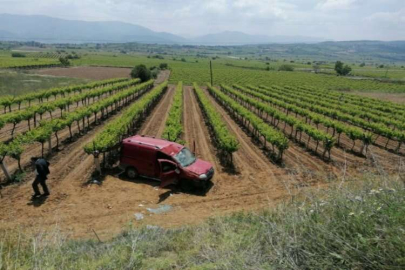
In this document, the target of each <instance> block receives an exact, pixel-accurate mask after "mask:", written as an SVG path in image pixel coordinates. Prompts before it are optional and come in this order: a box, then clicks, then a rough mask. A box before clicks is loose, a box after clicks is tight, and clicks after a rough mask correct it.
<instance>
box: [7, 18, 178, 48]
mask: <svg viewBox="0 0 405 270" xmlns="http://www.w3.org/2000/svg"><path fill="white" fill-rule="evenodd" d="M0 40H14V41H31V40H32V41H39V42H45V43H84V42H99V43H107V42H141V43H162V44H173V43H181V42H185V41H186V40H185V39H184V38H182V37H180V36H176V35H173V34H170V33H164V32H161V33H159V32H154V31H152V30H150V29H148V28H145V27H142V26H139V25H134V24H129V23H122V22H85V21H70V20H62V19H57V18H52V17H47V16H37V15H33V16H25V15H10V14H0Z"/></svg>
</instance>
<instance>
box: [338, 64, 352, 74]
mask: <svg viewBox="0 0 405 270" xmlns="http://www.w3.org/2000/svg"><path fill="white" fill-rule="evenodd" d="M335 71H336V73H337V74H338V75H341V76H346V75H349V73H350V72H351V71H352V68H351V67H349V66H348V65H344V63H343V62H340V61H337V62H336V63H335Z"/></svg>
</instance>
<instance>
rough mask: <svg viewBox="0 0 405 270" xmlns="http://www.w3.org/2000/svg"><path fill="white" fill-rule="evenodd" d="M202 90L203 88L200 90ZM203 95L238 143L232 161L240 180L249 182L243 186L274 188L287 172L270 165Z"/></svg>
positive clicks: (226, 116)
mask: <svg viewBox="0 0 405 270" xmlns="http://www.w3.org/2000/svg"><path fill="white" fill-rule="evenodd" d="M202 89H203V88H202ZM203 91H204V92H205V95H206V96H207V97H208V99H209V100H210V101H211V103H212V104H213V105H214V107H215V108H216V110H217V111H218V112H219V113H220V114H221V115H222V118H223V120H224V122H225V124H226V126H227V127H228V129H229V130H230V132H231V133H232V134H233V135H234V136H235V137H236V139H237V140H238V141H239V149H238V151H236V152H235V153H234V154H233V160H234V164H235V167H236V170H237V172H238V173H239V174H240V178H242V179H246V180H249V181H248V182H247V183H245V184H253V185H254V186H255V187H256V188H257V189H263V188H267V187H271V188H275V187H276V186H278V185H280V182H279V181H280V180H281V179H283V180H285V178H286V174H287V172H286V171H285V170H283V169H282V168H280V167H277V165H275V164H273V163H271V162H270V161H269V160H268V158H267V157H266V156H265V155H264V154H263V153H262V152H261V151H260V149H259V146H257V145H255V144H254V143H253V142H252V139H251V138H250V137H249V136H248V135H247V134H246V133H245V132H244V131H243V130H242V129H241V128H240V126H239V125H238V124H237V123H236V122H235V121H234V120H233V119H232V118H231V117H230V116H229V115H228V113H227V112H226V111H225V110H224V109H223V108H222V107H221V106H220V105H219V104H218V103H217V102H216V101H215V99H214V98H212V96H211V95H210V94H209V93H208V91H206V90H205V88H204V89H203Z"/></svg>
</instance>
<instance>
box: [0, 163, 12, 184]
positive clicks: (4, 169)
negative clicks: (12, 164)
mask: <svg viewBox="0 0 405 270" xmlns="http://www.w3.org/2000/svg"><path fill="white" fill-rule="evenodd" d="M0 166H1V169H2V170H3V172H4V175H5V176H6V178H7V180H8V181H11V175H10V172H9V171H8V169H7V165H6V164H5V163H4V160H1V161H0Z"/></svg>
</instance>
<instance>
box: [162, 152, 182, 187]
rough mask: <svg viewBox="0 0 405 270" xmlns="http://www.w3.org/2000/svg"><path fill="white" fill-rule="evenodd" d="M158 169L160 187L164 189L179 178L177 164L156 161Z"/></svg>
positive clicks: (167, 161) (163, 160)
mask: <svg viewBox="0 0 405 270" xmlns="http://www.w3.org/2000/svg"><path fill="white" fill-rule="evenodd" d="M158 162H159V167H160V177H159V178H160V180H161V183H160V187H166V186H168V185H170V184H173V183H174V182H175V181H176V180H177V179H178V176H179V173H180V171H179V169H178V167H177V164H176V163H174V162H173V161H170V160H167V159H158Z"/></svg>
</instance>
